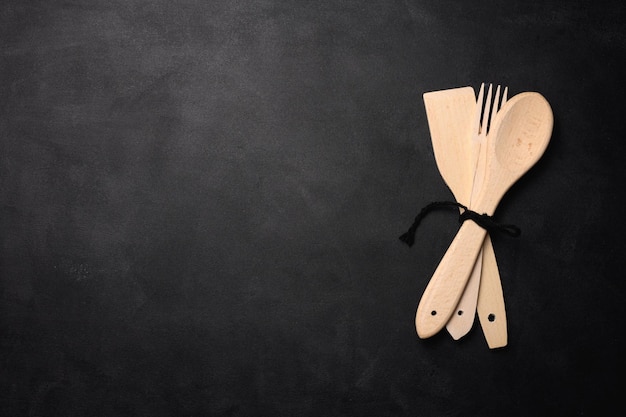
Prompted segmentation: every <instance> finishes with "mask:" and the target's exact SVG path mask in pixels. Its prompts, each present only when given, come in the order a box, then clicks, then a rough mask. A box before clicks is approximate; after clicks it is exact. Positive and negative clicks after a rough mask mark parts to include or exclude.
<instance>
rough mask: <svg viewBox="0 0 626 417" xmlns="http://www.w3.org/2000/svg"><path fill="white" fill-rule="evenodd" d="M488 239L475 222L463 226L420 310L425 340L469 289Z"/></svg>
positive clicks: (417, 323) (417, 321) (420, 330)
mask: <svg viewBox="0 0 626 417" xmlns="http://www.w3.org/2000/svg"><path fill="white" fill-rule="evenodd" d="M485 235H486V231H485V229H483V228H482V227H480V226H478V225H477V224H476V223H474V222H473V221H466V222H464V223H463V224H462V225H461V228H460V229H459V231H458V233H457V235H456V237H455V238H454V240H453V241H452V243H451V244H450V247H449V248H448V250H447V251H446V253H445V255H444V256H443V258H442V259H441V262H440V263H439V266H438V267H437V269H436V270H435V273H434V274H433V276H432V278H431V279H430V282H429V283H428V285H427V286H426V289H425V290H424V294H423V295H422V299H421V300H420V303H419V305H418V307H417V314H416V315H415V328H416V330H417V335H418V336H419V337H421V338H422V339H424V338H427V337H431V336H433V335H435V334H436V333H437V332H438V331H439V330H441V329H442V328H443V327H444V326H445V325H446V323H447V322H448V320H449V319H450V316H452V314H453V312H454V311H455V309H456V306H457V304H458V303H459V300H460V298H461V295H462V294H463V290H464V289H465V286H466V285H467V281H468V279H469V276H470V274H471V272H472V269H473V267H474V262H475V261H476V258H477V256H478V252H479V251H480V248H481V247H482V244H483V240H484V239H485Z"/></svg>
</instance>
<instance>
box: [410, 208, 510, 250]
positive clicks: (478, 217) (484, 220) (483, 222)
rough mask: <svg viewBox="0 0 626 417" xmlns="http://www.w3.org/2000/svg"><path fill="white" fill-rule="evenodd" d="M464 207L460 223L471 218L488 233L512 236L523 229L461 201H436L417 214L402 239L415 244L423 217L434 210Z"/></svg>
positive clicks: (460, 215) (411, 244)
mask: <svg viewBox="0 0 626 417" xmlns="http://www.w3.org/2000/svg"><path fill="white" fill-rule="evenodd" d="M448 208H455V209H459V208H460V209H463V211H462V212H461V213H460V214H459V223H463V222H464V221H466V220H471V221H473V222H474V223H476V224H477V225H479V226H480V227H482V228H483V229H485V230H486V231H487V232H488V233H493V232H497V233H504V234H506V235H509V236H511V237H518V236H519V235H520V234H521V233H522V231H521V230H520V228H519V227H517V226H515V225H512V224H501V223H498V222H496V221H495V220H494V219H493V217H491V216H489V215H488V214H486V213H484V214H479V213H477V212H475V211H473V210H470V209H468V208H467V207H466V206H464V205H463V204H461V203H457V202H456V201H434V202H432V203H430V204H427V205H426V206H424V207H423V208H422V209H421V210H420V212H419V213H418V214H417V216H415V220H413V224H412V225H411V227H409V230H407V232H406V233H404V234H403V235H402V236H400V240H401V241H403V242H404V243H406V244H407V245H409V247H410V246H413V244H414V243H415V233H416V231H417V228H418V226H419V224H420V223H421V221H422V219H423V218H424V217H426V215H427V214H428V213H430V212H431V211H434V210H440V209H448Z"/></svg>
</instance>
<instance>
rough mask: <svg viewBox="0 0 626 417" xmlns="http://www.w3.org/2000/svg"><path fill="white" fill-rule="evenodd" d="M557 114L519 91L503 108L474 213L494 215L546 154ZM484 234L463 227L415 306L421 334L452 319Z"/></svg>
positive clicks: (470, 225)
mask: <svg viewBox="0 0 626 417" xmlns="http://www.w3.org/2000/svg"><path fill="white" fill-rule="evenodd" d="M552 125H553V115H552V110H551V108H550V105H549V104H548V102H547V101H546V100H545V98H543V96H541V95H540V94H539V93H521V94H518V95H517V96H515V97H513V98H512V99H511V100H509V101H508V102H507V103H506V104H505V105H504V106H503V107H502V109H501V110H500V112H499V114H498V115H497V117H496V119H495V123H494V126H493V128H492V132H493V134H492V135H489V138H488V141H487V160H488V164H487V166H486V175H485V180H484V183H483V186H482V187H481V191H480V193H479V195H478V198H477V202H476V204H475V205H474V208H473V210H474V211H476V212H479V213H486V214H488V215H492V214H493V212H494V211H495V209H496V207H497V205H498V203H499V202H500V199H501V198H502V196H503V195H504V194H505V193H506V191H507V190H508V189H509V188H510V187H511V186H512V185H513V184H514V183H515V182H516V181H517V180H518V179H519V178H520V177H521V176H522V175H523V174H524V173H525V172H526V171H528V169H530V168H531V167H532V166H533V165H534V164H535V163H536V162H537V161H538V160H539V158H540V157H541V155H543V152H544V151H545V149H546V147H547V145H548V143H549V140H550V136H551V133H552ZM485 235H486V231H485V230H484V229H483V228H482V227H480V226H479V225H477V224H476V223H475V222H473V221H466V222H464V223H463V225H462V226H461V228H460V229H459V232H458V233H457V236H456V237H455V239H454V240H453V242H452V244H451V245H450V247H449V248H448V251H447V252H446V254H445V255H444V257H443V259H442V260H441V262H440V264H439V266H438V267H437V269H436V271H435V273H434V275H433V277H432V278H431V280H430V282H429V284H428V286H427V287H426V290H425V291H424V294H423V296H422V299H421V301H420V304H419V306H418V308H417V313H416V318H415V326H416V330H417V333H418V335H419V336H420V337H421V338H426V337H430V336H433V335H434V334H436V333H437V332H438V331H439V330H441V328H443V326H445V324H446V323H447V322H448V320H449V319H450V316H451V315H452V314H453V312H454V311H455V308H456V306H457V304H458V302H459V299H460V298H461V295H462V293H463V290H464V289H465V286H466V284H467V280H468V278H469V276H470V273H471V271H472V269H473V266H474V263H475V261H476V258H477V256H478V253H479V251H480V249H481V247H482V245H483V241H484V238H485Z"/></svg>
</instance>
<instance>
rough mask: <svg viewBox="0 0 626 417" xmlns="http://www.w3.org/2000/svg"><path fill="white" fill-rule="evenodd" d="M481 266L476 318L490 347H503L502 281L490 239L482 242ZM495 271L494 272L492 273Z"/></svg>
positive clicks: (505, 338)
mask: <svg viewBox="0 0 626 417" xmlns="http://www.w3.org/2000/svg"><path fill="white" fill-rule="evenodd" d="M482 263H483V268H482V274H481V278H480V290H479V291H478V305H477V310H478V319H479V320H480V326H481V327H482V329H483V334H484V335H485V340H487V345H488V346H489V348H490V349H496V348H500V347H504V346H506V345H507V343H508V332H507V321H506V308H505V306H504V300H502V302H501V301H500V299H501V298H502V294H503V293H502V283H501V282H500V275H499V274H498V265H497V263H496V257H495V252H494V251H493V247H492V244H491V239H485V241H484V242H483V259H482ZM494 271H495V273H494Z"/></svg>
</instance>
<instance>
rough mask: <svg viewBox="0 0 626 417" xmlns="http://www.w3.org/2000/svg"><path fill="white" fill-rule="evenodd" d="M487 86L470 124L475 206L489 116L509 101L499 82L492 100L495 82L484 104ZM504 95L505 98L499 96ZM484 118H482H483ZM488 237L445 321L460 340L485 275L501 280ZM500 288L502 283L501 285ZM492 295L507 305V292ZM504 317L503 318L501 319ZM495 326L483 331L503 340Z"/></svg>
mask: <svg viewBox="0 0 626 417" xmlns="http://www.w3.org/2000/svg"><path fill="white" fill-rule="evenodd" d="M484 90H485V84H482V85H481V87H480V92H479V93H478V100H477V104H476V106H475V107H476V110H475V114H474V122H473V125H472V127H471V130H472V135H471V136H472V137H471V143H472V148H473V149H472V150H473V152H472V154H471V157H472V158H473V159H472V161H476V162H475V163H474V164H473V165H474V167H473V170H472V171H471V172H468V173H467V175H470V176H472V177H473V179H474V182H473V184H472V192H471V197H470V203H469V208H470V209H473V206H474V205H475V204H476V199H477V197H478V193H479V191H480V189H481V187H482V184H483V182H484V180H485V175H486V166H487V162H488V161H487V159H486V158H487V152H486V145H487V134H488V133H487V120H489V125H491V126H493V125H494V122H495V116H496V114H497V112H498V110H499V106H500V102H502V105H504V103H506V101H507V95H508V88H505V89H504V92H503V95H502V97H501V96H500V86H498V87H497V88H496V91H495V94H494V95H493V104H492V100H491V99H492V85H491V84H490V85H489V89H488V91H487V99H486V101H485V105H484V106H483V105H482V103H483V98H484ZM500 99H502V100H500ZM481 119H482V120H481ZM485 240H488V241H489V242H488V245H485V244H483V248H485V247H487V248H489V249H488V250H489V251H490V252H489V253H486V254H485V253H484V249H482V250H481V252H480V253H479V254H478V257H477V258H476V262H475V264H474V269H473V270H472V273H471V275H470V278H469V281H468V283H467V285H466V286H465V290H464V291H463V294H462V296H461V299H460V300H459V304H458V305H457V307H456V312H455V313H454V314H453V315H452V316H451V317H450V320H449V321H448V323H446V329H447V330H448V333H450V335H451V336H452V337H453V338H454V339H455V340H458V339H460V338H461V337H463V336H465V335H466V334H467V333H468V332H469V331H470V330H471V329H472V326H473V324H474V318H475V312H476V310H477V304H478V292H479V288H480V282H481V279H482V276H483V275H489V276H490V277H491V279H492V280H498V281H499V280H500V273H499V271H498V264H497V263H496V261H495V259H496V258H495V253H494V252H493V246H492V245H491V238H490V236H489V234H487V235H486V236H485ZM484 256H487V257H489V260H490V262H488V263H487V264H486V265H483V257H484ZM500 288H502V286H501V285H500ZM492 296H493V298H492V300H490V301H491V303H492V305H493V306H494V307H497V308H498V310H502V309H504V294H503V293H502V292H500V293H493V294H492ZM499 321H501V320H499ZM503 324H504V328H505V329H506V322H505V323H503ZM492 328H493V326H489V327H487V328H484V327H483V332H484V333H485V337H486V338H490V337H497V338H498V340H500V339H501V338H500V333H497V334H492V332H491V329H492Z"/></svg>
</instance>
